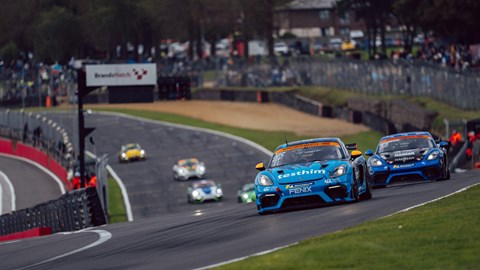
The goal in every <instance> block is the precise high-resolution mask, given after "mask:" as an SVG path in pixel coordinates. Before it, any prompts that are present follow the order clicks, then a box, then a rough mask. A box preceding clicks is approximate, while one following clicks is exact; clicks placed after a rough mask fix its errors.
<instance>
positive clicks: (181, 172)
mask: <svg viewBox="0 0 480 270" xmlns="http://www.w3.org/2000/svg"><path fill="white" fill-rule="evenodd" d="M187 173H188V171H187V169H185V168H180V169H179V170H178V174H180V175H186V174H187Z"/></svg>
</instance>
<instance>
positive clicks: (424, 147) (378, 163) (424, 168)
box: [365, 132, 450, 187]
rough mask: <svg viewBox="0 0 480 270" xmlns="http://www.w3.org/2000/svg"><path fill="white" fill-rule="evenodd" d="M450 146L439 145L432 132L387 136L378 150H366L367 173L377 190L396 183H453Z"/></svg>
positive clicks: (440, 143)
mask: <svg viewBox="0 0 480 270" xmlns="http://www.w3.org/2000/svg"><path fill="white" fill-rule="evenodd" d="M447 146H448V143H447V142H445V141H440V142H439V143H438V144H437V143H436V142H435V140H434V139H433V137H432V135H431V134H430V133H429V132H409V133H399V134H394V135H389V136H385V137H383V138H382V139H380V142H379V143H378V146H377V150H376V151H375V153H373V151H372V150H367V151H366V152H365V154H366V155H368V156H370V158H369V159H368V162H367V164H368V173H369V175H370V177H371V178H372V179H373V183H374V186H376V187H385V186H387V185H389V184H393V183H401V182H404V183H405V182H412V181H419V180H424V181H429V180H445V179H450V170H449V169H448V158H447V149H446V148H447Z"/></svg>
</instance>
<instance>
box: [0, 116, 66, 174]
mask: <svg viewBox="0 0 480 270" xmlns="http://www.w3.org/2000/svg"><path fill="white" fill-rule="evenodd" d="M0 137H4V138H7V139H11V140H13V141H20V142H22V143H24V144H27V145H31V146H34V147H37V148H39V149H40V150H41V151H42V152H45V153H47V154H48V155H49V156H51V157H53V158H54V159H55V160H56V161H58V162H59V164H60V165H61V166H62V167H63V168H65V169H66V170H67V171H69V170H71V169H72V170H73V166H74V158H75V148H74V144H73V143H72V141H71V139H70V137H69V135H68V132H67V131H66V130H65V129H64V128H63V127H61V126H59V125H58V124H57V123H55V122H54V121H52V120H51V119H48V118H47V117H45V116H42V115H40V114H36V113H33V112H24V111H12V110H0Z"/></svg>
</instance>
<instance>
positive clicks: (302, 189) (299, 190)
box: [288, 186, 312, 195]
mask: <svg viewBox="0 0 480 270" xmlns="http://www.w3.org/2000/svg"><path fill="white" fill-rule="evenodd" d="M310 192H312V187H311V186H306V187H297V188H291V189H289V190H288V194H290V195H292V194H303V193H310Z"/></svg>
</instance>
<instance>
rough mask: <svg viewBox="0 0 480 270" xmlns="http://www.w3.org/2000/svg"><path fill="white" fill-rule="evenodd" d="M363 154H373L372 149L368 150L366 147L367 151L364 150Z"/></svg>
mask: <svg viewBox="0 0 480 270" xmlns="http://www.w3.org/2000/svg"><path fill="white" fill-rule="evenodd" d="M365 155H367V156H370V157H371V156H373V151H372V150H370V149H368V150H367V151H365Z"/></svg>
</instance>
